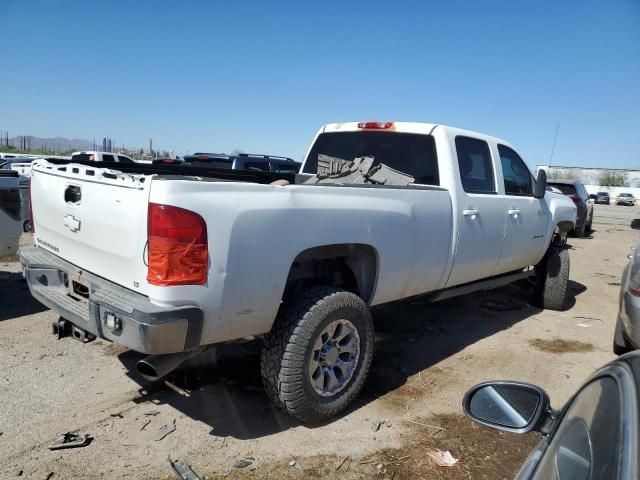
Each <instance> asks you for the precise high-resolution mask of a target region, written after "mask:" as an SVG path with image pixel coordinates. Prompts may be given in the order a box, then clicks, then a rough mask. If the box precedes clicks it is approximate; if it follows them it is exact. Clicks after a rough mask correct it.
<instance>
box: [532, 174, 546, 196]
mask: <svg viewBox="0 0 640 480" xmlns="http://www.w3.org/2000/svg"><path fill="white" fill-rule="evenodd" d="M546 190H547V172H545V171H544V170H542V169H540V170H538V178H537V179H536V184H535V187H534V191H533V196H534V197H535V198H544V192H545V191H546Z"/></svg>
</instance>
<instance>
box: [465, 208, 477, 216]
mask: <svg viewBox="0 0 640 480" xmlns="http://www.w3.org/2000/svg"><path fill="white" fill-rule="evenodd" d="M479 213H480V210H478V209H477V208H467V209H466V210H462V214H463V215H464V216H465V217H475V216H476V215H478V214H479Z"/></svg>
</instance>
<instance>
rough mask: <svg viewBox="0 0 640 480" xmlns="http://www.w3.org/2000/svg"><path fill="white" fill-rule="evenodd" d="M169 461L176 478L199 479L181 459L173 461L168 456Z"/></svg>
mask: <svg viewBox="0 0 640 480" xmlns="http://www.w3.org/2000/svg"><path fill="white" fill-rule="evenodd" d="M169 463H170V464H171V468H173V471H174V472H175V473H176V475H177V476H178V478H180V479H182V480H201V478H200V477H199V476H198V475H197V474H196V472H194V471H193V470H192V469H191V467H190V466H189V465H187V464H186V463H184V462H183V461H182V460H176V461H175V462H174V461H173V460H171V457H169Z"/></svg>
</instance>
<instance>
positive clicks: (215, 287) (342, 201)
mask: <svg viewBox="0 0 640 480" xmlns="http://www.w3.org/2000/svg"><path fill="white" fill-rule="evenodd" d="M327 158H329V159H331V158H333V159H334V160H335V162H334V164H332V165H333V166H330V168H329V171H327V169H326V168H325V169H324V170H323V172H324V173H323V174H322V175H316V176H313V174H316V173H319V172H320V170H321V168H319V165H318V164H319V162H320V163H322V162H324V164H325V166H326V159H327ZM319 159H320V160H319ZM339 159H343V160H354V159H356V160H358V161H357V162H344V161H342V160H339ZM332 161H333V160H332ZM367 161H368V164H367V169H364V170H360V171H358V170H357V169H355V168H353V166H354V165H362V164H363V163H367ZM340 162H342V163H341V165H342V166H343V167H344V166H345V165H346V166H347V167H349V168H347V170H344V169H342V170H341V168H342V167H340ZM329 163H331V161H330V162H329ZM336 165H338V167H340V168H338V167H336ZM154 167H155V166H141V165H133V166H126V168H125V166H124V165H123V169H122V171H120V168H118V170H107V169H104V168H101V167H100V166H99V165H95V164H91V163H88V162H87V163H85V164H77V163H68V164H64V165H60V164H56V163H50V162H45V161H37V162H35V163H34V166H33V173H32V178H31V196H32V208H33V216H34V218H33V228H34V232H35V234H34V240H35V242H34V243H35V245H34V246H32V247H27V248H23V249H22V251H21V256H22V263H23V267H24V274H25V277H26V279H27V281H28V283H29V288H30V289H31V292H32V294H33V296H34V297H35V298H37V299H38V300H39V301H41V302H42V303H43V304H45V305H47V306H48V307H50V308H51V309H53V310H55V311H57V312H58V313H59V314H60V315H61V317H62V319H61V320H60V322H58V323H57V324H55V325H54V331H57V333H58V334H59V335H60V336H63V335H66V334H69V333H71V334H72V335H73V336H75V337H77V338H79V339H82V340H88V339H91V338H94V337H96V336H97V337H100V338H103V339H106V340H110V341H113V342H117V343H119V344H121V345H123V346H125V347H128V348H130V349H133V350H136V351H138V352H143V353H147V354H150V355H151V356H150V357H147V358H146V359H144V360H141V361H140V362H139V364H138V370H139V372H140V373H141V374H143V375H144V376H146V377H148V378H158V377H160V376H162V375H165V374H167V373H168V372H169V371H171V370H172V369H174V368H175V367H177V366H178V365H179V364H180V363H182V362H183V361H185V360H186V359H188V358H190V357H191V356H193V355H195V354H197V353H198V352H200V351H201V350H202V349H203V348H206V346H208V345H212V344H216V343H221V342H229V341H234V340H236V341H237V340H242V339H247V338H253V337H262V338H263V342H264V347H263V354H262V374H263V379H264V385H265V387H266V390H267V391H268V393H269V395H270V397H271V398H272V399H273V401H274V402H275V403H276V404H277V405H278V406H280V407H282V408H283V409H285V410H286V411H287V412H288V413H290V414H291V415H293V416H295V417H297V418H299V419H301V420H303V421H312V422H313V421H319V420H323V419H327V418H329V417H331V416H333V415H335V414H336V413H338V412H339V411H341V410H343V409H344V408H345V407H346V406H347V405H348V404H349V403H350V402H351V401H352V400H353V399H354V397H355V396H356V395H357V394H358V392H359V391H360V389H361V387H362V385H363V383H364V381H365V378H366V377H367V373H368V370H369V367H370V365H371V359H372V355H373V348H374V331H373V323H372V319H371V314H370V311H369V308H370V307H371V306H374V305H378V304H382V303H385V302H390V301H393V300H398V299H402V298H407V297H411V296H415V295H423V294H429V296H428V297H427V298H430V299H432V300H433V301H436V300H440V299H444V298H449V297H451V296H454V295H461V294H464V293H468V292H471V291H474V290H481V289H489V288H495V287H497V286H500V285H504V284H506V283H509V282H513V281H516V280H519V279H524V278H528V277H535V280H536V285H537V292H538V294H539V301H540V303H541V305H542V306H544V307H546V308H554V309H559V308H562V306H563V303H564V300H565V292H566V285H567V279H568V275H569V255H568V250H567V249H566V248H565V240H566V236H567V232H568V231H569V230H571V229H572V228H573V227H574V223H575V217H576V208H575V206H574V205H573V203H572V202H571V201H570V200H569V199H567V198H566V197H565V196H563V195H559V194H555V193H552V192H549V191H546V189H545V187H546V176H545V174H544V172H540V173H539V175H538V178H537V179H535V178H534V176H533V175H532V174H531V172H530V171H529V169H528V168H527V166H526V165H525V163H524V162H523V161H522V159H521V158H520V156H519V155H518V154H517V153H516V151H515V150H514V149H513V147H512V146H510V145H509V144H508V143H507V142H505V141H503V140H500V139H497V138H494V137H490V136H487V135H482V134H479V133H475V132H470V131H466V130H460V129H457V128H452V127H447V126H442V125H432V124H423V123H392V122H382V123H380V122H364V123H340V124H330V125H326V126H324V127H323V128H322V129H321V130H320V131H319V132H318V134H317V135H316V137H315V139H314V141H313V144H312V146H311V148H310V150H309V152H308V153H307V156H306V159H305V161H304V164H303V167H302V172H303V173H302V174H300V175H297V176H294V175H292V174H290V175H289V177H286V178H285V180H288V181H283V180H279V181H278V180H277V181H275V182H273V183H266V184H265V179H264V178H263V177H262V176H261V175H274V174H263V173H262V172H249V173H250V175H251V176H253V177H252V178H254V179H255V181H251V179H250V178H249V177H248V176H247V175H246V174H245V176H244V177H242V179H241V181H234V180H233V179H232V178H231V179H230V178H229V177H228V176H229V175H232V174H234V173H235V172H231V173H229V172H228V171H227V173H226V175H227V177H225V176H218V175H217V173H216V172H211V171H210V172H206V173H202V172H199V171H198V170H197V169H194V167H173V168H171V169H165V170H163V171H154V170H153V168H154ZM368 167H371V168H370V169H369V168H368ZM382 167H390V168H386V169H383V168H382ZM345 171H346V174H345ZM341 172H342V173H341ZM354 172H355V174H354ZM372 172H373V173H372ZM385 172H386V173H385ZM389 172H391V174H389ZM239 174H240V173H239V172H238V175H239ZM385 175H386V177H385ZM409 176H410V177H409ZM398 177H399V178H400V181H398V180H397V179H398ZM358 178H359V180H358ZM394 179H395V180H394ZM403 179H404V180H403ZM271 180H272V179H269V182H270V181H271Z"/></svg>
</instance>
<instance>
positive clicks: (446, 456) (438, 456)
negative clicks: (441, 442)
mask: <svg viewBox="0 0 640 480" xmlns="http://www.w3.org/2000/svg"><path fill="white" fill-rule="evenodd" d="M427 455H429V457H431V458H432V459H433V461H434V462H435V463H436V465H438V466H439V467H453V466H454V465H455V464H456V463H458V460H457V459H456V458H453V455H451V452H450V451H449V450H447V451H445V452H443V451H441V450H427Z"/></svg>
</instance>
